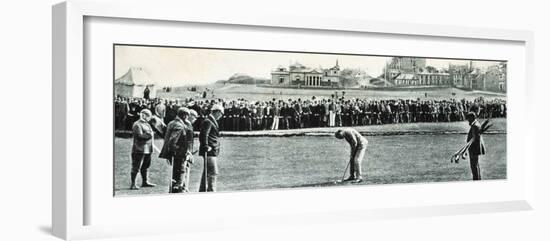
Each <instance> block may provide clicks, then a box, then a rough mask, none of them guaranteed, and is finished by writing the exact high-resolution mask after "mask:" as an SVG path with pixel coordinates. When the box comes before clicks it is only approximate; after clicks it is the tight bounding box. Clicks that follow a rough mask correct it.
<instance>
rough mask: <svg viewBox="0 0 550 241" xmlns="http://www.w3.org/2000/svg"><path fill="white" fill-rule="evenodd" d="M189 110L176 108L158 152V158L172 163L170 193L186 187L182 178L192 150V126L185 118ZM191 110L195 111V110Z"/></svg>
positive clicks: (189, 112)
mask: <svg viewBox="0 0 550 241" xmlns="http://www.w3.org/2000/svg"><path fill="white" fill-rule="evenodd" d="M191 111H193V110H190V109H188V108H186V107H180V108H178V110H177V114H176V118H174V120H172V121H170V123H168V126H167V127H166V133H165V135H164V145H163V146H162V150H161V152H160V154H159V157H160V158H164V159H166V160H168V164H170V165H172V178H171V180H170V190H169V191H170V192H171V193H180V192H183V191H184V190H186V188H187V185H186V184H187V183H186V182H185V178H184V177H185V170H186V168H185V166H186V164H187V163H186V160H187V159H188V158H191V157H190V156H189V155H188V152H190V150H191V151H192V148H193V146H192V144H193V127H192V126H191V125H192V124H190V123H189V121H188V120H187V118H188V117H189V116H190V115H191ZM193 112H194V113H196V112H195V111H193ZM193 121H194V120H193ZM188 138H190V141H191V143H190V144H191V146H190V145H189V142H188V141H189V140H188Z"/></svg>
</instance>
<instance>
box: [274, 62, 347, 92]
mask: <svg viewBox="0 0 550 241" xmlns="http://www.w3.org/2000/svg"><path fill="white" fill-rule="evenodd" d="M340 82H341V69H340V66H339V64H338V60H336V65H334V66H333V67H331V68H327V69H324V68H321V67H319V68H309V67H306V66H304V65H302V64H300V63H298V62H295V63H294V64H291V65H289V66H288V68H285V67H283V66H279V67H277V68H276V69H274V70H273V71H271V85H273V86H297V87H298V86H299V87H338V86H340Z"/></svg>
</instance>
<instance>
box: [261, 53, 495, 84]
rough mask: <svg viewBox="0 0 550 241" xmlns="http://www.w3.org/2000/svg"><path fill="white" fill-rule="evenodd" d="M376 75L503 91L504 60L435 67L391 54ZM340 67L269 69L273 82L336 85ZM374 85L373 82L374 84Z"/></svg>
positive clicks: (393, 79) (399, 81) (387, 79)
mask: <svg viewBox="0 0 550 241" xmlns="http://www.w3.org/2000/svg"><path fill="white" fill-rule="evenodd" d="M383 72H384V73H383V74H382V76H380V78H381V79H383V80H384V81H378V82H374V81H373V83H382V84H383V85H384V86H387V87H390V86H392V87H410V86H449V87H457V88H464V89H475V90H487V91H495V92H506V62H498V63H495V64H494V65H492V66H489V67H486V68H485V69H483V70H482V69H481V68H478V67H474V66H473V64H472V61H470V62H469V63H468V64H464V65H455V64H449V66H448V67H447V68H444V69H436V68H434V67H431V66H427V65H426V59H425V58H414V57H393V58H392V59H391V60H390V61H389V62H388V63H387V65H386V66H385V68H384V71H383ZM342 78H343V76H342V69H341V68H340V66H339V64H338V60H336V64H335V65H334V66H333V67H330V68H326V69H325V68H321V67H319V68H309V67H306V66H304V65H302V64H300V63H294V64H291V65H289V67H288V68H285V67H283V66H279V67H277V68H276V69H275V70H273V71H272V72H271V85H273V86H304V87H320V88H322V87H339V86H341V84H342ZM374 85H376V84H374Z"/></svg>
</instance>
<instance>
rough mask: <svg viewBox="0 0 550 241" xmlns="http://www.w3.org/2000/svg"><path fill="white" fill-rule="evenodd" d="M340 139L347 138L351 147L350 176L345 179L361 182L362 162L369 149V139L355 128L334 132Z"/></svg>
mask: <svg viewBox="0 0 550 241" xmlns="http://www.w3.org/2000/svg"><path fill="white" fill-rule="evenodd" d="M334 136H335V137H336V138H338V139H345V140H346V141H347V142H348V144H349V145H350V148H351V153H350V160H349V164H348V165H350V168H349V177H348V178H347V179H346V180H344V181H351V182H361V181H363V177H362V176H361V163H362V162H363V157H364V156H365V151H366V150H367V144H368V141H367V139H366V138H365V137H363V136H362V135H361V134H360V133H359V132H358V131H357V130H355V129H353V128H346V129H340V130H338V131H336V133H334Z"/></svg>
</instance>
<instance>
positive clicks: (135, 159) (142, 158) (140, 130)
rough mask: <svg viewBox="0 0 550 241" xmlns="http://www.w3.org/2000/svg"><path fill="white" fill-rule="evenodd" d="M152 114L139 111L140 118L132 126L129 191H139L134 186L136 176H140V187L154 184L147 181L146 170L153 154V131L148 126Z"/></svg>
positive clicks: (147, 111)
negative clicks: (132, 138)
mask: <svg viewBox="0 0 550 241" xmlns="http://www.w3.org/2000/svg"><path fill="white" fill-rule="evenodd" d="M152 115H153V114H152V113H151V111H150V110H148V109H143V110H141V111H140V118H139V120H137V121H136V122H134V125H133V126H132V134H133V137H134V141H133V145H132V155H131V156H132V171H131V173H130V180H131V182H132V184H130V189H131V190H137V189H139V188H138V187H137V186H136V176H137V173H138V172H139V173H140V174H141V181H142V184H141V187H154V186H155V184H152V183H149V182H148V180H147V178H148V177H147V169H148V168H149V166H151V154H152V153H153V129H152V128H151V126H150V125H149V121H150V120H151V116H152Z"/></svg>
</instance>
